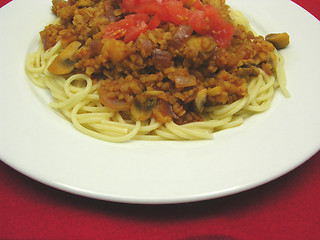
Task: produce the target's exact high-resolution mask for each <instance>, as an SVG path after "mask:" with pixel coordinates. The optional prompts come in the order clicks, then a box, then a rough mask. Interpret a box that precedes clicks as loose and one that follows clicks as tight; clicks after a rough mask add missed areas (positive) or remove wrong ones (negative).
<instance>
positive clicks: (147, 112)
mask: <svg viewBox="0 0 320 240" xmlns="http://www.w3.org/2000/svg"><path fill="white" fill-rule="evenodd" d="M156 103H157V99H156V98H155V97H148V98H145V97H139V96H136V97H135V98H134V101H133V103H132V104H131V107H130V112H131V114H132V116H133V118H134V119H135V120H136V121H145V120H147V119H149V118H151V116H152V110H153V108H154V107H155V105H156Z"/></svg>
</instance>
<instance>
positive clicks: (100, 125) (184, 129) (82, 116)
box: [26, 11, 289, 142]
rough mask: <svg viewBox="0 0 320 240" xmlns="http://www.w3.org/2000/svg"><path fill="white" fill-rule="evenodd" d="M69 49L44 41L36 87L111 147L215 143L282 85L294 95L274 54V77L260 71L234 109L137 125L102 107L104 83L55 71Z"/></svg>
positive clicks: (30, 68)
mask: <svg viewBox="0 0 320 240" xmlns="http://www.w3.org/2000/svg"><path fill="white" fill-rule="evenodd" d="M231 16H232V18H233V19H234V21H235V22H237V23H239V24H242V25H243V24H246V28H248V29H249V25H247V23H248V21H247V20H246V19H245V18H244V17H243V16H242V15H240V14H239V12H234V11H233V13H232V14H231ZM63 49H64V47H63V45H62V41H61V40H59V41H58V42H57V43H56V44H55V45H54V46H53V47H51V48H49V49H47V50H45V47H44V45H43V44H42V42H40V47H39V49H38V50H37V51H36V52H34V53H32V54H30V55H29V56H28V58H27V61H26V72H27V75H28V77H29V78H30V80H31V81H32V82H33V83H34V84H35V85H36V86H38V87H40V88H45V89H49V91H50V94H51V95H52V97H53V99H54V101H53V102H52V103H50V106H51V107H52V108H54V109H57V110H58V111H59V112H60V113H61V114H62V115H63V116H64V117H65V118H66V119H68V120H69V121H70V122H72V124H73V125H74V127H75V128H76V129H78V130H79V131H81V132H83V133H85V134H87V135H89V136H92V137H95V138H98V139H102V140H105V141H109V142H125V141H128V140H131V139H136V140H138V139H139V140H195V139H211V138H212V133H214V132H216V131H220V130H223V129H226V128H232V127H235V126H239V125H241V124H242V123H243V122H244V120H245V119H246V118H248V117H249V116H251V115H253V114H255V113H260V112H264V111H266V110H267V109H269V108H270V105H271V102H272V99H273V96H274V94H275V91H276V89H277V88H278V87H279V86H280V89H281V90H282V92H283V93H284V95H285V96H289V93H288V91H287V90H286V86H285V85H286V83H285V77H284V71H283V58H282V57H281V56H280V55H278V53H277V51H276V50H274V54H275V56H276V57H277V63H276V70H275V71H274V73H273V74H271V75H270V74H267V73H266V72H265V71H264V70H263V69H262V68H259V69H258V71H259V72H258V74H257V76H255V77H250V80H249V81H247V82H248V84H247V88H246V91H247V94H245V95H244V96H242V97H241V98H239V99H237V100H235V101H233V102H232V103H229V104H216V105H212V106H210V105H209V104H207V105H205V107H204V109H203V111H202V112H201V114H199V115H200V116H201V118H202V119H201V121H190V122H187V123H183V124H178V123H176V122H175V121H173V120H171V121H166V122H161V121H157V120H156V119H155V118H154V117H151V118H148V119H146V120H138V121H137V120H135V119H134V118H132V117H131V116H130V111H129V112H128V111H117V110H115V109H112V108H110V107H107V106H105V105H103V104H102V103H101V99H100V97H99V89H100V88H101V84H102V82H101V81H97V80H95V79H93V78H91V77H90V76H88V74H85V73H73V74H66V75H56V74H52V73H51V72H49V71H48V67H49V66H50V64H51V63H52V62H53V61H54V60H55V59H56V58H57V57H58V56H59V54H60V53H61V52H62V51H63Z"/></svg>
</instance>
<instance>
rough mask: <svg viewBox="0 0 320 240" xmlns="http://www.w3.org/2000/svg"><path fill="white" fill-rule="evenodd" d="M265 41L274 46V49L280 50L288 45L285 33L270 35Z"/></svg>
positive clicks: (287, 36)
mask: <svg viewBox="0 0 320 240" xmlns="http://www.w3.org/2000/svg"><path fill="white" fill-rule="evenodd" d="M266 41H268V42H270V43H272V44H273V46H275V48H276V49H282V48H285V47H286V46H288V45H289V43H290V41H289V35H288V34H287V33H271V34H268V35H267V36H266Z"/></svg>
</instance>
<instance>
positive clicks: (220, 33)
mask: <svg viewBox="0 0 320 240" xmlns="http://www.w3.org/2000/svg"><path fill="white" fill-rule="evenodd" d="M204 13H205V16H206V18H207V19H208V20H209V21H208V24H209V27H210V30H209V31H208V32H207V35H208V36H211V37H213V38H214V40H215V41H216V42H217V44H218V45H219V46H220V47H223V48H226V47H227V46H228V45H229V43H230V40H231V38H232V36H233V33H234V26H233V25H232V24H231V23H228V22H226V21H225V20H224V19H223V17H222V16H221V14H220V12H219V10H218V9H217V8H215V7H214V6H212V5H209V4H208V5H207V6H205V8H204Z"/></svg>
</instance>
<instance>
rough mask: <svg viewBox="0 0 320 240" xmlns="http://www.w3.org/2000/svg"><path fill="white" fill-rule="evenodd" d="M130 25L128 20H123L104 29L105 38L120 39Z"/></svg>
mask: <svg viewBox="0 0 320 240" xmlns="http://www.w3.org/2000/svg"><path fill="white" fill-rule="evenodd" d="M127 26H128V23H127V20H125V19H122V20H120V21H118V22H114V23H110V24H109V25H107V26H106V27H105V28H104V36H103V37H104V38H108V39H118V38H121V37H123V36H124V34H125V33H126V29H127Z"/></svg>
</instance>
